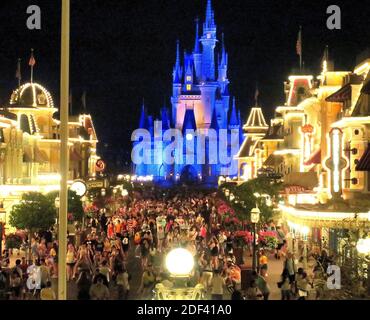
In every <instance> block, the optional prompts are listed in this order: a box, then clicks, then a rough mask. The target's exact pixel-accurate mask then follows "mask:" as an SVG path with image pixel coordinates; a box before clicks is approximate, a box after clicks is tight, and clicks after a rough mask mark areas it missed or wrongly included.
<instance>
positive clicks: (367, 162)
mask: <svg viewBox="0 0 370 320" xmlns="http://www.w3.org/2000/svg"><path fill="white" fill-rule="evenodd" d="M356 171H370V143H369V145H368V146H367V149H366V150H365V152H364V154H363V155H362V157H361V159H360V161H359V162H358V163H357V166H356Z"/></svg>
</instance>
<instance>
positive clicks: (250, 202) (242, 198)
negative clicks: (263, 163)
mask: <svg viewBox="0 0 370 320" xmlns="http://www.w3.org/2000/svg"><path fill="white" fill-rule="evenodd" d="M281 188H282V184H281V183H276V182H274V181H272V180H271V179H269V178H266V177H259V178H257V179H253V180H249V181H247V182H244V183H243V184H241V185H239V186H238V185H236V184H234V183H225V184H223V185H221V186H220V190H221V191H222V192H224V190H226V189H228V190H230V193H231V194H233V195H234V197H235V198H234V199H233V201H230V204H231V205H232V207H233V209H234V210H235V212H236V215H237V217H238V218H239V219H240V220H242V221H246V220H250V212H251V210H252V209H253V208H254V207H255V206H256V204H258V207H259V209H260V210H261V222H267V221H269V220H270V219H271V218H272V215H273V207H272V206H270V205H268V203H266V201H265V198H264V197H256V196H255V195H254V194H255V193H259V194H260V195H262V194H267V195H269V196H270V198H271V199H275V200H277V199H278V197H279V191H280V190H281Z"/></svg>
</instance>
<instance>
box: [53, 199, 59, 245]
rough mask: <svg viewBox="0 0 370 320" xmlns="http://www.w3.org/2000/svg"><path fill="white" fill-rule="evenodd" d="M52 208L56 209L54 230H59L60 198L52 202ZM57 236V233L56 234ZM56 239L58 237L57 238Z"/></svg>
mask: <svg viewBox="0 0 370 320" xmlns="http://www.w3.org/2000/svg"><path fill="white" fill-rule="evenodd" d="M54 206H55V209H56V213H57V215H56V218H55V225H56V230H58V229H59V208H60V198H59V197H56V198H55V200H54ZM57 235H58V233H57ZM57 239H58V237H57Z"/></svg>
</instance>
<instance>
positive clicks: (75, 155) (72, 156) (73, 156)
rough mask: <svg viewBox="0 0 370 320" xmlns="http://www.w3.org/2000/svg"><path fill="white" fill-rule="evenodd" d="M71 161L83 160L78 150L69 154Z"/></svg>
mask: <svg viewBox="0 0 370 320" xmlns="http://www.w3.org/2000/svg"><path fill="white" fill-rule="evenodd" d="M69 159H70V160H71V161H75V162H77V161H81V160H83V159H82V157H81V155H80V153H79V152H78V151H76V150H71V151H70V152H69Z"/></svg>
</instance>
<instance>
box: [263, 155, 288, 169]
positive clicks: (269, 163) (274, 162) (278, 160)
mask: <svg viewBox="0 0 370 320" xmlns="http://www.w3.org/2000/svg"><path fill="white" fill-rule="evenodd" d="M283 162H284V156H281V155H276V154H270V155H269V157H268V158H267V159H266V161H265V162H264V163H263V165H264V166H266V167H277V166H279V165H280V164H282V163H283Z"/></svg>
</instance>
